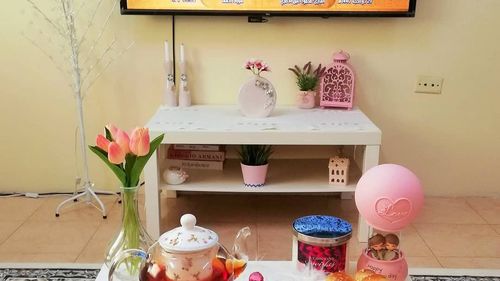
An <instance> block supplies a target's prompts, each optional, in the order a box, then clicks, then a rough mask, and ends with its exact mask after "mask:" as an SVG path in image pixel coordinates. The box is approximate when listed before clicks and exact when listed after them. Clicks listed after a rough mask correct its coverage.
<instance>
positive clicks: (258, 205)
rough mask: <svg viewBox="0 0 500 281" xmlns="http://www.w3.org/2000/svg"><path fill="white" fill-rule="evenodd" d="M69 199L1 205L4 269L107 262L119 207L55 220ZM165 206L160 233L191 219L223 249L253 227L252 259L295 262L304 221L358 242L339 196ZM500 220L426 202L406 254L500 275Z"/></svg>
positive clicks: (192, 200) (490, 203) (349, 207)
mask: <svg viewBox="0 0 500 281" xmlns="http://www.w3.org/2000/svg"><path fill="white" fill-rule="evenodd" d="M64 198H65V197H63V196H58V197H49V198H40V199H30V198H24V197H19V198H17V197H16V198H0V262H81V263H99V262H102V261H103V255H104V252H105V250H106V246H107V244H108V242H109V241H110V240H111V239H112V237H113V235H114V233H115V232H116V231H117V229H118V228H119V226H120V217H121V205H120V204H118V203H117V202H116V197H113V196H101V198H103V200H104V202H105V204H106V206H107V207H108V208H109V215H108V219H107V220H103V219H102V217H101V214H100V213H99V212H98V211H97V210H96V209H94V208H93V207H92V206H90V205H87V204H83V203H78V204H70V205H71V206H69V205H68V207H66V208H65V209H63V210H62V213H61V217H59V218H56V217H55V216H54V210H55V208H56V206H57V205H58V204H59V203H60V202H61V201H62V200H64ZM140 202H143V200H142V197H141V200H140ZM162 206H168V208H164V209H163V211H162V218H163V223H162V230H163V231H165V230H167V229H170V228H172V227H174V226H176V225H177V224H178V219H179V216H180V215H181V214H183V213H186V212H191V213H194V214H195V215H196V216H197V217H198V221H199V224H200V225H203V226H205V227H208V228H211V229H213V230H215V231H216V232H218V233H219V234H220V236H221V240H222V242H223V243H224V244H230V243H231V242H232V239H233V235H234V234H235V233H236V232H237V230H238V229H239V228H241V227H243V226H246V225H248V226H250V227H251V228H252V231H253V236H252V238H251V240H250V243H249V245H250V255H251V257H252V258H254V259H263V260H286V259H291V244H292V237H291V231H290V225H291V222H292V221H293V220H294V219H295V218H297V217H299V216H302V215H307V214H329V215H334V216H338V217H342V218H344V219H347V220H348V221H350V222H351V223H352V224H353V228H354V233H353V234H354V237H356V227H357V211H356V207H355V205H354V202H353V201H352V200H340V199H338V198H337V197H335V196H310V195H307V196H301V195H267V196H262V195H258V196H252V195H199V194H183V195H180V196H179V197H178V198H177V199H166V198H164V197H162ZM141 213H143V210H142V211H141ZM499 214H500V199H494V198H479V197H475V198H443V197H440V198H426V202H425V205H424V208H423V210H422V212H421V214H420V215H419V217H418V218H417V219H416V220H415V222H414V223H413V224H412V225H411V226H409V227H407V228H406V229H405V230H404V231H403V232H402V234H401V240H402V242H401V248H402V249H403V250H404V251H405V253H406V255H407V259H408V263H409V265H410V266H411V267H455V268H495V269H500V216H499ZM363 247H366V245H365V244H361V243H358V242H357V241H356V239H355V238H353V239H351V241H350V242H349V256H350V259H351V260H356V259H357V257H358V255H359V253H360V251H361V249H363Z"/></svg>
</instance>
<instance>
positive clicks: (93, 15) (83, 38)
mask: <svg viewBox="0 0 500 281" xmlns="http://www.w3.org/2000/svg"><path fill="white" fill-rule="evenodd" d="M84 2H87V1H84ZM101 3H102V0H99V2H97V5H96V6H95V9H94V10H93V11H92V13H91V14H92V16H91V18H90V20H89V23H88V25H87V27H86V28H85V31H84V32H83V35H82V37H81V38H80V40H79V41H78V46H81V45H82V43H83V42H84V41H85V38H86V36H87V32H88V31H89V29H90V27H91V26H92V24H93V23H94V18H95V15H97V10H98V9H99V7H100V6H101ZM114 7H115V5H113V8H114ZM113 8H111V10H113Z"/></svg>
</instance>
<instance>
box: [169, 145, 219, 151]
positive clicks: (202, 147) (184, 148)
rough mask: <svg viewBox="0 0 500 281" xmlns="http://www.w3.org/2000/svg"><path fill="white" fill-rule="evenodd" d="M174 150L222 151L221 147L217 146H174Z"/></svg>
mask: <svg viewBox="0 0 500 281" xmlns="http://www.w3.org/2000/svg"><path fill="white" fill-rule="evenodd" d="M174 149H180V150H210V151H220V149H221V146H220V145H217V144H174Z"/></svg>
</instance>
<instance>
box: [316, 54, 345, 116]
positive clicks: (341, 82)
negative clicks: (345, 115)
mask: <svg viewBox="0 0 500 281" xmlns="http://www.w3.org/2000/svg"><path fill="white" fill-rule="evenodd" d="M349 58H350V56H349V54H348V53H346V52H344V51H340V52H338V53H335V54H333V63H332V64H330V65H329V66H328V67H327V68H326V71H325V74H324V75H323V78H322V79H321V88H320V94H321V97H320V102H319V105H320V106H322V107H328V106H331V107H345V108H348V109H351V108H352V102H353V99H354V71H353V70H352V67H351V65H349V64H348V63H347V60H349Z"/></svg>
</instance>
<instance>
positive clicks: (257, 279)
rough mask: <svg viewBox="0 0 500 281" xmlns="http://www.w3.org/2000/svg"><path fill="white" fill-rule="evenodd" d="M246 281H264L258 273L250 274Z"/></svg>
mask: <svg viewBox="0 0 500 281" xmlns="http://www.w3.org/2000/svg"><path fill="white" fill-rule="evenodd" d="M248 281H264V276H262V274H260V272H252V273H251V274H250V277H248Z"/></svg>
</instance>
